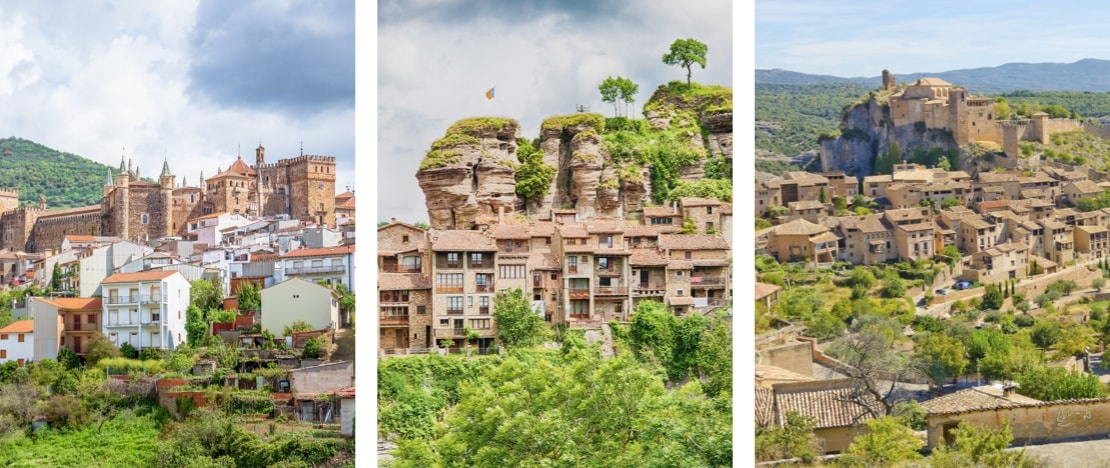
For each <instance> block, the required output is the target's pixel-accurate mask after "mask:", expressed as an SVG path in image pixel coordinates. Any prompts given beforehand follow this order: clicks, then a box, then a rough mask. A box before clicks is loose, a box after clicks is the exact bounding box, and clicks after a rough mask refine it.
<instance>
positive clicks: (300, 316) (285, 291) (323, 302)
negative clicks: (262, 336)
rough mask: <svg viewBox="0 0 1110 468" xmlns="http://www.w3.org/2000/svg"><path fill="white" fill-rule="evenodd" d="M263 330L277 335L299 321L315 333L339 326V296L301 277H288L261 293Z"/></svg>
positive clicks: (333, 291)
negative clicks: (309, 326)
mask: <svg viewBox="0 0 1110 468" xmlns="http://www.w3.org/2000/svg"><path fill="white" fill-rule="evenodd" d="M260 294H261V296H262V329H263V330H269V331H270V333H273V334H274V336H279V335H282V334H283V330H284V329H285V328H286V327H289V326H291V325H292V324H293V322H296V321H305V322H308V324H309V325H311V326H312V329H313V330H322V329H330V330H334V329H336V328H338V327H339V293H337V292H335V290H334V289H332V288H328V287H324V286H320V285H319V284H316V283H313V282H310V281H306V280H304V279H302V278H296V277H294V278H289V279H287V280H285V281H282V282H280V283H278V284H275V285H273V286H270V287H268V288H266V289H263V290H262V291H260Z"/></svg>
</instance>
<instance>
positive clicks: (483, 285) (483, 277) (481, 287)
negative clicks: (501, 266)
mask: <svg viewBox="0 0 1110 468" xmlns="http://www.w3.org/2000/svg"><path fill="white" fill-rule="evenodd" d="M474 283H475V284H476V286H477V287H478V288H477V291H478V292H492V291H493V285H492V284H490V275H489V274H486V273H479V274H477V275H474Z"/></svg>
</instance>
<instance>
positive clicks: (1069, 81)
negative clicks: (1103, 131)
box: [755, 58, 1110, 94]
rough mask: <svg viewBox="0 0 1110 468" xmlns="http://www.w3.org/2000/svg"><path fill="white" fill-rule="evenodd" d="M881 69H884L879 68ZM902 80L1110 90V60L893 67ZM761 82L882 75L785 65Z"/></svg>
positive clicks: (875, 81) (975, 89) (873, 82)
mask: <svg viewBox="0 0 1110 468" xmlns="http://www.w3.org/2000/svg"><path fill="white" fill-rule="evenodd" d="M879 71H881V70H879ZM891 71H892V72H893V73H894V76H895V78H896V79H897V80H898V81H899V82H906V83H909V82H913V81H915V80H917V79H918V78H921V77H923V76H933V77H938V78H941V79H943V80H945V81H947V82H949V83H953V84H958V85H962V86H964V87H966V88H967V89H968V90H970V91H971V92H972V93H977V94H999V93H1006V92H1011V91H1018V90H1030V91H1079V92H1084V91H1087V92H1110V60H1101V59H1092V58H1087V59H1083V60H1079V61H1077V62H1074V63H1007V64H1003V65H999V66H997V67H984V68H968V69H961V70H950V71H946V72H918V73H902V74H899V72H898V71H896V70H891ZM755 82H756V83H757V84H794V85H802V84H828V83H850V84H862V85H865V86H871V87H875V88H878V86H879V84H880V82H881V78H880V76H879V75H878V74H876V75H875V76H873V77H856V78H841V77H836V76H831V75H811V74H808V73H800V72H793V71H789V70H782V69H773V70H766V69H757V70H756V71H755Z"/></svg>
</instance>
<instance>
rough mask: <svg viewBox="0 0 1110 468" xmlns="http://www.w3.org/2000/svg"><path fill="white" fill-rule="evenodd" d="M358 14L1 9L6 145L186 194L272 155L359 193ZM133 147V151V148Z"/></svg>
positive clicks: (232, 8)
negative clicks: (312, 165)
mask: <svg viewBox="0 0 1110 468" xmlns="http://www.w3.org/2000/svg"><path fill="white" fill-rule="evenodd" d="M354 31H355V20H354V2H353V0H347V1H329V2H312V1H300V0H285V1H280V2H274V1H233V2H223V1H207V0H202V1H199V2H198V1H172V2H146V1H97V2H61V1H36V2H14V1H4V2H0V109H3V112H0V137H9V136H15V137H21V138H25V139H29V140H32V141H35V142H37V143H41V144H43V145H46V146H48V147H51V148H54V149H57V150H60V151H67V152H71V153H75V154H78V155H81V156H84V157H86V158H89V159H92V160H94V161H97V162H100V163H104V164H108V165H111V166H112V167H118V166H119V163H120V158H121V155H125V156H126V157H127V158H128V159H131V160H132V161H133V164H136V165H138V167H139V168H140V170H141V175H143V176H149V177H157V175H158V173H159V172H160V171H161V168H162V160H163V157H168V159H169V162H170V169H171V171H172V172H173V173H174V174H175V175H177V182H178V183H180V182H181V181H182V178H183V177H184V178H185V180H186V181H187V182H188V184H189V185H194V186H195V185H197V182H198V179H199V175H200V172H201V171H203V172H204V174H205V176H206V177H211V176H213V175H215V174H216V169H217V168H222V169H226V168H227V167H228V166H229V165H230V164H231V163H233V162H235V158H236V155H237V153H238V151H239V150H238V148H239V146H240V145H241V147H242V155H243V159H244V160H247V161H248V162H249V163H253V162H254V148H255V147H257V146H258V144H259V142H261V143H262V145H263V146H265V147H266V160H267V162H275V161H277V159H279V158H288V157H293V156H297V155H298V154H300V151H301V150H300V145H301V141H303V142H304V153H305V154H318V155H327V156H335V157H336V158H337V165H338V168H337V178H336V189H337V190H339V191H342V190H344V186H346V185H348V184H353V183H354V180H355V175H354V150H355V137H354V130H355V122H354V100H355V97H354V93H355V56H354V49H355V47H354V44H355V38H354ZM124 148H126V149H125V150H124Z"/></svg>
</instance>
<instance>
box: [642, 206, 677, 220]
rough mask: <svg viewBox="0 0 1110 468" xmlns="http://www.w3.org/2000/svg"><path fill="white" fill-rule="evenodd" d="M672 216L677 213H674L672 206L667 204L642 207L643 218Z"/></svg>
mask: <svg viewBox="0 0 1110 468" xmlns="http://www.w3.org/2000/svg"><path fill="white" fill-rule="evenodd" d="M673 216H679V214H678V213H675V210H674V208H672V207H669V206H645V207H644V217H645V218H669V217H673Z"/></svg>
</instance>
